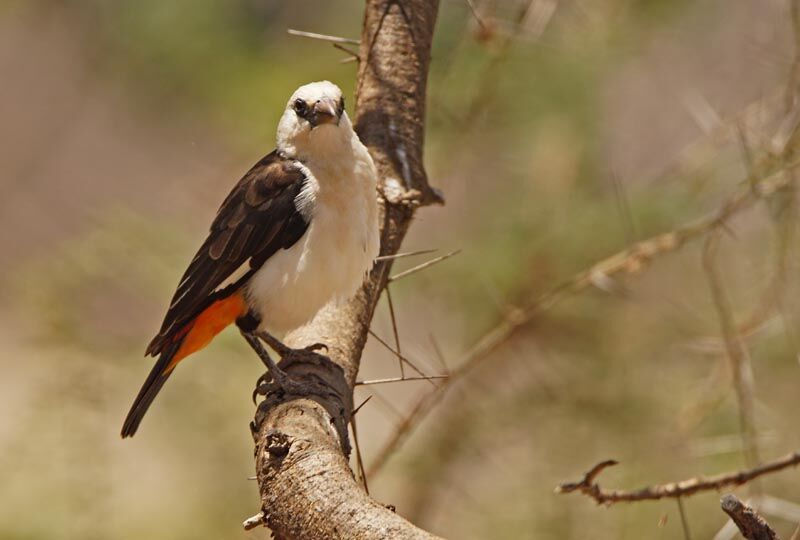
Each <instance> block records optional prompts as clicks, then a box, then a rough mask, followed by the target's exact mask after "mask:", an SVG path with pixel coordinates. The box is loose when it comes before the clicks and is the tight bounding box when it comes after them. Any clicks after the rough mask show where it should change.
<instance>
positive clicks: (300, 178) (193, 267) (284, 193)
mask: <svg viewBox="0 0 800 540" xmlns="http://www.w3.org/2000/svg"><path fill="white" fill-rule="evenodd" d="M306 180H307V179H306V177H305V175H304V174H303V173H302V171H301V170H300V168H299V167H298V166H297V165H296V162H294V161H292V160H289V159H286V158H283V157H281V156H280V155H279V154H278V153H277V152H272V153H271V154H269V155H267V156H265V157H264V158H263V159H261V161H259V162H258V163H256V164H255V165H254V166H253V168H252V169H250V171H248V172H247V174H245V175H244V177H243V178H242V179H241V180H240V181H239V183H238V184H236V187H234V188H233V190H232V191H231V193H230V194H229V195H228V197H227V198H226V199H225V201H224V202H223V203H222V205H221V206H220V208H219V210H218V212H217V216H216V218H215V219H214V222H213V223H212V225H211V231H210V232H209V235H208V238H206V240H205V242H203V245H202V246H201V247H200V249H199V250H198V251H197V254H196V255H195V256H194V259H192V262H191V263H190V264H189V268H187V269H186V272H185V273H184V274H183V277H182V278H181V281H180V283H179V285H178V289H177V290H176V291H175V295H174V296H173V298H172V301H171V302H170V306H169V309H168V310H167V314H166V316H165V317H164V323H163V324H162V325H161V330H160V331H159V333H158V335H157V336H156V337H155V338H153V341H152V342H151V343H150V345H149V346H148V347H147V351H146V354H150V355H156V354H158V353H159V352H161V350H162V349H163V348H164V346H165V345H166V344H167V343H168V342H169V338H170V336H172V335H173V334H174V333H175V332H178V331H180V330H181V328H182V327H183V326H184V325H185V324H186V323H187V322H189V321H191V320H192V319H193V318H194V317H195V316H196V315H197V314H198V313H199V312H201V311H202V310H203V309H204V308H205V307H206V306H207V305H209V303H210V302H213V301H214V300H215V299H216V298H219V297H220V296H222V295H224V294H226V292H233V290H235V289H236V288H238V287H240V286H241V284H242V283H244V281H246V279H248V278H249V277H250V276H251V275H252V273H253V272H255V270H257V269H258V268H259V267H260V266H261V265H262V264H264V261H266V260H267V259H269V257H271V256H272V255H273V254H274V253H275V252H276V251H278V250H280V249H285V248H288V247H291V246H292V245H293V244H294V243H295V242H297V241H298V240H299V239H300V238H301V237H302V236H303V234H304V233H305V231H306V229H307V228H308V221H307V218H305V217H304V216H303V215H302V214H301V213H300V212H299V210H298V209H297V206H296V203H295V199H296V197H297V195H298V194H299V193H300V190H301V189H302V187H303V185H304V183H305V182H306ZM243 265H246V266H244V268H245V269H246V270H247V272H246V273H245V275H244V276H243V277H241V278H239V279H238V280H237V281H236V282H235V283H234V284H231V285H229V286H228V287H225V288H224V289H222V290H218V288H219V287H220V286H221V285H222V284H223V283H224V282H225V281H226V280H228V279H230V278H231V276H232V274H234V273H235V272H236V271H237V270H239V269H240V268H242V267H243Z"/></svg>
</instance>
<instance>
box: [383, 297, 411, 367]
mask: <svg viewBox="0 0 800 540" xmlns="http://www.w3.org/2000/svg"><path fill="white" fill-rule="evenodd" d="M384 292H386V303H387V304H388V305H389V317H390V318H391V320H392V334H393V335H394V348H395V350H396V351H397V362H398V364H399V365H400V378H402V379H404V378H405V376H406V372H405V369H403V351H402V350H401V349H400V333H399V332H398V330H397V318H396V317H395V315H394V302H392V290H391V289H390V288H389V284H388V283H387V284H386V288H384Z"/></svg>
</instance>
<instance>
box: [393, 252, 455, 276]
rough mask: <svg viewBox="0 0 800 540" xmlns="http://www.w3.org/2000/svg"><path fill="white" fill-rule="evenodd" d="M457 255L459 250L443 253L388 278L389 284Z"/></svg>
mask: <svg viewBox="0 0 800 540" xmlns="http://www.w3.org/2000/svg"><path fill="white" fill-rule="evenodd" d="M459 253H461V250H460V249H456V250H455V251H451V252H450V253H445V254H444V255H442V256H440V257H436V258H435V259H431V260H429V261H426V262H424V263H422V264H419V265H417V266H414V267H412V268H409V269H408V270H404V271H403V272H400V273H399V274H395V275H393V276H391V277H390V278H389V283H391V282H392V281H397V280H398V279H402V278H404V277H407V276H410V275H411V274H416V273H417V272H419V271H420V270H425V269H426V268H429V267H431V266H433V265H434V264H438V263H440V262H442V261H443V260H445V259H449V258H450V257H452V256H453V255H458V254H459Z"/></svg>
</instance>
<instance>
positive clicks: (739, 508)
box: [720, 495, 780, 540]
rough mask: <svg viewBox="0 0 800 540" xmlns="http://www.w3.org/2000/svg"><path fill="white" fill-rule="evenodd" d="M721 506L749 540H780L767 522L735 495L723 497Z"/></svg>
mask: <svg viewBox="0 0 800 540" xmlns="http://www.w3.org/2000/svg"><path fill="white" fill-rule="evenodd" d="M720 506H721V507H722V510H723V511H724V512H725V513H726V514H728V516H730V518H731V519H732V520H733V522H734V523H735V524H736V526H737V527H738V528H739V531H740V532H741V533H742V536H744V537H745V538H746V539H747V540H780V538H779V537H778V535H777V534H776V533H775V531H773V530H772V527H770V526H769V524H768V523H767V522H766V520H765V519H764V518H762V517H761V516H759V515H758V514H757V513H756V511H755V510H753V509H752V508H750V507H749V506H747V505H746V504H744V503H743V502H742V501H740V500H739V499H737V498H736V496H735V495H725V496H724V497H722V500H721V501H720Z"/></svg>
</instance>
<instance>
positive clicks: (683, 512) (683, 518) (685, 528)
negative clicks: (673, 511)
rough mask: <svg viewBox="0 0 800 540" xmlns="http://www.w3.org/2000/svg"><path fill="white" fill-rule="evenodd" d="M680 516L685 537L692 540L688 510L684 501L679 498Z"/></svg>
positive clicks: (686, 539)
mask: <svg viewBox="0 0 800 540" xmlns="http://www.w3.org/2000/svg"><path fill="white" fill-rule="evenodd" d="M676 500H677V501H678V514H680V516H681V527H682V528H683V537H684V538H685V540H692V534H691V532H689V520H688V519H686V510H685V509H684V508H683V499H682V498H681V497H678V498H677V499H676Z"/></svg>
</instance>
